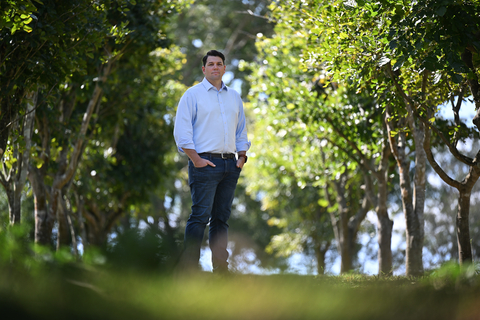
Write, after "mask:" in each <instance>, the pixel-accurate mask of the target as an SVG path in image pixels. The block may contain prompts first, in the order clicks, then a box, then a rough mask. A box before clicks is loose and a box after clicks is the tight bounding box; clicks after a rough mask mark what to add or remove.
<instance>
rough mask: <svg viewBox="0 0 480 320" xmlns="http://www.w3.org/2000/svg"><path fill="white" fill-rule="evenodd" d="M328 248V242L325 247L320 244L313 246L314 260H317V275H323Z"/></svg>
mask: <svg viewBox="0 0 480 320" xmlns="http://www.w3.org/2000/svg"><path fill="white" fill-rule="evenodd" d="M329 247H330V242H328V243H327V244H326V245H325V246H322V245H321V244H316V245H315V248H314V250H315V258H316V259H317V274H319V275H323V274H325V266H326V265H325V255H326V253H327V251H328V248H329Z"/></svg>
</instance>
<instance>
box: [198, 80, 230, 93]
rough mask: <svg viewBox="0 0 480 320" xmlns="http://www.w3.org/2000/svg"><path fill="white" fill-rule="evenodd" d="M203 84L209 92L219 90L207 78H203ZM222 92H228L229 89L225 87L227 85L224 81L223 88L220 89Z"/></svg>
mask: <svg viewBox="0 0 480 320" xmlns="http://www.w3.org/2000/svg"><path fill="white" fill-rule="evenodd" d="M202 84H203V86H204V87H205V89H207V91H209V90H210V89H212V88H214V89H215V90H217V88H215V87H214V86H213V84H211V83H210V82H209V81H208V80H207V78H203V81H202ZM222 90H226V91H228V87H227V86H226V85H225V83H224V82H223V81H222V87H221V88H220V91H222Z"/></svg>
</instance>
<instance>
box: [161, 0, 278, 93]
mask: <svg viewBox="0 0 480 320" xmlns="http://www.w3.org/2000/svg"><path fill="white" fill-rule="evenodd" d="M268 3H269V1H265V0H249V1H237V0H220V1H218V0H199V1H195V3H194V4H192V6H191V7H190V8H189V9H188V10H184V11H183V12H182V13H181V14H180V15H178V16H176V17H175V19H174V22H173V23H172V25H171V32H172V33H174V34H175V43H176V44H177V45H178V46H179V47H180V48H181V50H182V52H183V53H185V54H186V64H185V67H184V68H183V69H182V75H181V76H182V80H183V83H184V84H185V85H187V86H191V85H192V84H193V83H194V82H195V81H201V80H202V78H203V74H202V70H201V68H200V66H201V59H202V57H203V55H204V54H205V53H206V52H207V51H208V50H211V49H216V50H220V51H222V52H223V53H224V54H225V55H226V58H227V61H226V63H227V71H231V72H233V74H234V75H233V76H234V78H235V79H239V80H242V84H241V87H242V95H243V96H246V94H247V92H248V87H249V84H248V82H247V81H243V80H244V78H245V76H246V75H247V74H246V72H247V70H240V69H239V68H238V66H239V63H240V61H241V60H245V61H253V60H255V59H256V55H257V51H256V47H255V41H254V40H255V39H256V37H257V34H259V33H261V34H264V35H267V36H268V35H270V34H271V32H272V29H273V24H272V23H271V22H270V21H269V19H268V17H267V16H266V14H267V13H268ZM225 79H226V77H225ZM232 80H233V79H232ZM230 84H232V82H229V83H227V85H230Z"/></svg>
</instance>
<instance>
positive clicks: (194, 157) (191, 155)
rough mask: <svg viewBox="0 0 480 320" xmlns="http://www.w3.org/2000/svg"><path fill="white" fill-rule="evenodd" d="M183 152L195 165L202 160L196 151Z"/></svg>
mask: <svg viewBox="0 0 480 320" xmlns="http://www.w3.org/2000/svg"><path fill="white" fill-rule="evenodd" d="M182 150H183V152H185V154H186V155H187V156H188V157H189V158H190V160H192V162H193V163H194V164H195V163H198V160H200V159H201V158H200V156H199V155H198V153H197V151H196V150H195V149H186V148H182Z"/></svg>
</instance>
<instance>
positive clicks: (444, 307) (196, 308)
mask: <svg viewBox="0 0 480 320" xmlns="http://www.w3.org/2000/svg"><path fill="white" fill-rule="evenodd" d="M457 269H458V268H457ZM452 270H453V269H452ZM452 270H450V271H449V270H447V271H445V270H441V272H437V274H433V275H429V276H426V277H423V278H418V279H413V278H406V277H388V278H379V277H372V276H362V275H345V276H322V277H313V276H296V275H271V276H258V275H234V276H231V277H219V276H216V275H213V274H210V273H201V274H196V275H182V274H181V275H176V276H173V275H160V274H153V273H141V272H114V271H109V270H107V269H85V267H84V266H80V267H77V266H74V267H70V269H68V270H64V269H62V270H61V272H59V271H55V272H45V273H43V274H37V275H36V276H20V277H19V276H18V275H17V274H15V275H12V276H10V277H5V273H3V272H2V276H1V281H0V310H1V311H0V314H1V315H2V317H1V318H2V319H16V320H17V319H51V320H53V319H135V320H143V319H146V320H148V319H265V320H268V319H332V320H335V319H353V320H356V319H358V320H360V319H362V320H363V319H365V320H367V319H368V320H372V319H409V320H414V319H419V320H420V319H421V320H426V319H435V320H441V319H448V320H450V319H458V320H473V319H480V308H479V307H478V306H479V305H480V283H479V278H478V275H476V274H473V275H470V276H468V275H467V274H466V272H463V273H462V272H457V273H455V272H456V271H455V272H454V271H452Z"/></svg>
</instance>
